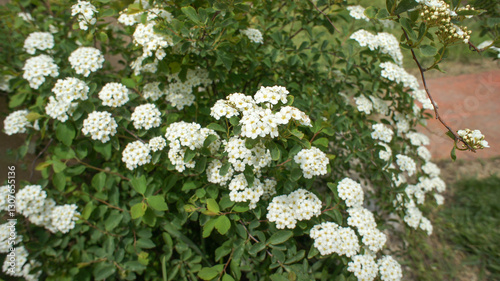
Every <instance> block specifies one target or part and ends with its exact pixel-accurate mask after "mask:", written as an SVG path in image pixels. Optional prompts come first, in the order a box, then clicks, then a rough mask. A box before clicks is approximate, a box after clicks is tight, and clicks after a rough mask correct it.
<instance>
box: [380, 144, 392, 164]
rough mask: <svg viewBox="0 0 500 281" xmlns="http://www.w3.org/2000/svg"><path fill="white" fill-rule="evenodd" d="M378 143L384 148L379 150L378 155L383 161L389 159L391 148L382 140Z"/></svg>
mask: <svg viewBox="0 0 500 281" xmlns="http://www.w3.org/2000/svg"><path fill="white" fill-rule="evenodd" d="M378 145H381V146H383V147H384V148H385V150H380V152H379V153H378V157H379V158H380V159H382V160H384V161H389V159H391V156H392V149H391V148H390V147H389V146H388V145H387V144H385V143H383V142H379V143H378Z"/></svg>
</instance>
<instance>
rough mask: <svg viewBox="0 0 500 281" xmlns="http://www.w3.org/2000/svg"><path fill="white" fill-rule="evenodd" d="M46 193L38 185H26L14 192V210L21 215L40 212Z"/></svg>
mask: <svg viewBox="0 0 500 281" xmlns="http://www.w3.org/2000/svg"><path fill="white" fill-rule="evenodd" d="M45 198H47V193H46V192H45V191H44V190H42V186H40V185H27V186H25V187H24V188H23V189H21V190H19V191H18V192H17V194H16V211H17V212H19V213H21V214H22V215H23V216H26V217H27V216H29V215H32V214H36V213H40V212H41V211H42V210H43V206H44V204H45Z"/></svg>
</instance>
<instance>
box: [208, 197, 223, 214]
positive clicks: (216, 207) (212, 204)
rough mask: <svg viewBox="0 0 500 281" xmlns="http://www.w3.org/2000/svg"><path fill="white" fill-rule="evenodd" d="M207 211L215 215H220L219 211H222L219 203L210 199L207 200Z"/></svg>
mask: <svg viewBox="0 0 500 281" xmlns="http://www.w3.org/2000/svg"><path fill="white" fill-rule="evenodd" d="M207 209H208V210H209V211H210V212H213V213H215V214H218V213H219V211H220V209H219V204H217V202H216V201H215V199H212V198H208V199H207Z"/></svg>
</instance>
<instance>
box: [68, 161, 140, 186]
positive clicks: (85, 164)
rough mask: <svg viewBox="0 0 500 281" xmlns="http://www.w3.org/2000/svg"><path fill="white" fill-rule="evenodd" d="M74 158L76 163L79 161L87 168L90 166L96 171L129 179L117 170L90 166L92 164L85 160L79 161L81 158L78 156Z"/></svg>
mask: <svg viewBox="0 0 500 281" xmlns="http://www.w3.org/2000/svg"><path fill="white" fill-rule="evenodd" d="M75 159H76V161H78V163H80V164H82V165H84V166H85V167H88V168H91V169H94V170H97V171H101V172H105V173H108V174H111V175H115V176H119V177H120V178H121V179H122V180H127V181H130V179H129V178H127V177H125V176H123V175H122V174H120V173H117V172H112V171H107V170H105V169H101V168H98V167H95V166H92V165H90V164H88V163H85V162H83V161H81V160H80V159H78V158H75Z"/></svg>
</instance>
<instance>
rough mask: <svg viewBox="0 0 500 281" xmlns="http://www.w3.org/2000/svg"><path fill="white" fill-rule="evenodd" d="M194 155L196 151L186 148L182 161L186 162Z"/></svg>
mask: <svg viewBox="0 0 500 281" xmlns="http://www.w3.org/2000/svg"><path fill="white" fill-rule="evenodd" d="M195 156H196V151H195V150H191V149H189V148H187V149H186V153H185V154H184V162H186V163H188V162H189V161H191V160H193V158H194V157H195Z"/></svg>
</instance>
